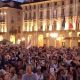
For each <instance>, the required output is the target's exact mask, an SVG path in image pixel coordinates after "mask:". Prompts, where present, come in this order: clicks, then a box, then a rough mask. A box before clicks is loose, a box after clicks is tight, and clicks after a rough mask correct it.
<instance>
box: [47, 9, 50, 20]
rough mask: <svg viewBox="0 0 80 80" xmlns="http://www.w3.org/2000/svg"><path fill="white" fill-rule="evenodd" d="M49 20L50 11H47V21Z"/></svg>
mask: <svg viewBox="0 0 80 80" xmlns="http://www.w3.org/2000/svg"><path fill="white" fill-rule="evenodd" d="M49 18H50V11H49V10H47V19H49Z"/></svg>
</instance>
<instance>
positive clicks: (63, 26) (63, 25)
mask: <svg viewBox="0 0 80 80" xmlns="http://www.w3.org/2000/svg"><path fill="white" fill-rule="evenodd" d="M62 28H65V16H64V18H63V21H62Z"/></svg>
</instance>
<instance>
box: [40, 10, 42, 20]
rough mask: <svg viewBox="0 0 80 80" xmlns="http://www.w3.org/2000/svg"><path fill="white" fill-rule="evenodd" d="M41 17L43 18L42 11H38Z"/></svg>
mask: <svg viewBox="0 0 80 80" xmlns="http://www.w3.org/2000/svg"><path fill="white" fill-rule="evenodd" d="M42 18H43V12H42V11H40V19H42Z"/></svg>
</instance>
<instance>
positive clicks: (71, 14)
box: [69, 6, 73, 16]
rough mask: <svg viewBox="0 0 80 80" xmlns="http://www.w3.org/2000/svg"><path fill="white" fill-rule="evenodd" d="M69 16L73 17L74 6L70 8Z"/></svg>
mask: <svg viewBox="0 0 80 80" xmlns="http://www.w3.org/2000/svg"><path fill="white" fill-rule="evenodd" d="M69 16H73V7H72V6H71V7H70V8H69Z"/></svg>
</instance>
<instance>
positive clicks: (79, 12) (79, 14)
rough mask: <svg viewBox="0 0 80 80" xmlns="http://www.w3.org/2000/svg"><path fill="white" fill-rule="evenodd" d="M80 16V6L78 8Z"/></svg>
mask: <svg viewBox="0 0 80 80" xmlns="http://www.w3.org/2000/svg"><path fill="white" fill-rule="evenodd" d="M78 16H80V5H79V6H78Z"/></svg>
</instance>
